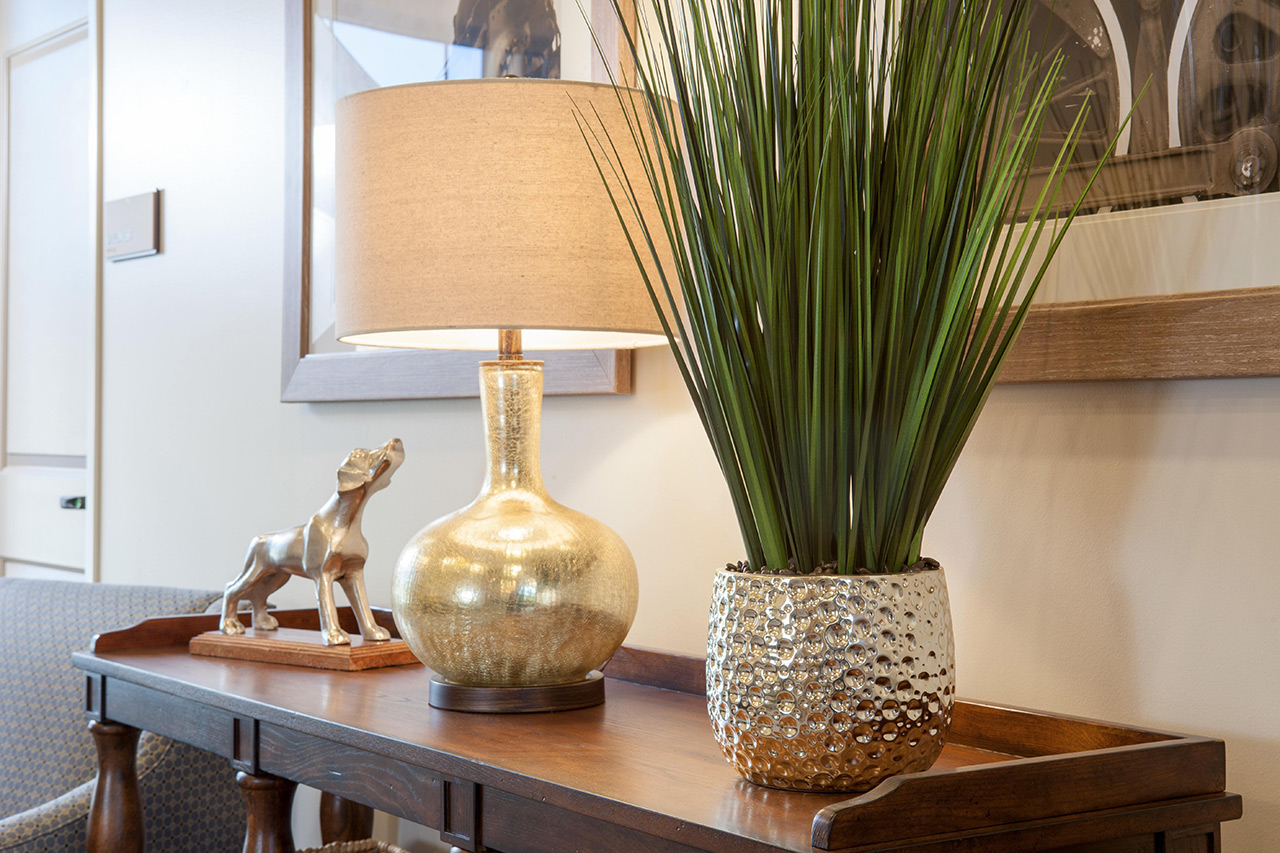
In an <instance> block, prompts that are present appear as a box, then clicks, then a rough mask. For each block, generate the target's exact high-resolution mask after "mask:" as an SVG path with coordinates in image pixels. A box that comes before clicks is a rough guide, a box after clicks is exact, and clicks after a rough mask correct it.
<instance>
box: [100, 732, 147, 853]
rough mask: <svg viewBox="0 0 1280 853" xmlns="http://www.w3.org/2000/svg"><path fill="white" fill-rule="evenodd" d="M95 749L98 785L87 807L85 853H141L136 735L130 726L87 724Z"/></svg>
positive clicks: (140, 811)
mask: <svg viewBox="0 0 1280 853" xmlns="http://www.w3.org/2000/svg"><path fill="white" fill-rule="evenodd" d="M89 732H90V733H91V734H92V735H93V742H94V744H96V745H97V747H98V782H97V784H96V785H95V786H94V789H93V803H92V804H91V805H90V806H89V827H88V845H87V848H86V849H87V850H88V851H89V853H143V835H142V797H141V796H140V795H139V794H138V763H137V757H138V735H140V734H142V733H141V732H140V731H138V730H137V729H135V728H134V727H133V726H125V725H121V724H120V723H100V722H97V721H96V720H95V721H94V722H91V723H89Z"/></svg>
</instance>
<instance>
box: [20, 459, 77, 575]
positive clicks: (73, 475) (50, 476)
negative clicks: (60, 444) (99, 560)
mask: <svg viewBox="0 0 1280 853" xmlns="http://www.w3.org/2000/svg"><path fill="white" fill-rule="evenodd" d="M86 483H87V478H86V477H85V471H84V469H83V468H80V469H76V468H37V467H27V466H22V465H9V466H6V467H5V469H4V470H3V471H0V543H3V544H4V558H5V560H6V566H5V574H6V575H7V574H9V567H8V564H7V561H8V560H19V561H24V562H31V563H43V564H46V565H52V566H65V567H67V568H73V569H76V570H78V571H83V569H84V558H85V514H86V513H85V511H84V510H83V509H62V507H61V501H62V499H63V498H65V497H82V496H83V495H84V494H85V486H86Z"/></svg>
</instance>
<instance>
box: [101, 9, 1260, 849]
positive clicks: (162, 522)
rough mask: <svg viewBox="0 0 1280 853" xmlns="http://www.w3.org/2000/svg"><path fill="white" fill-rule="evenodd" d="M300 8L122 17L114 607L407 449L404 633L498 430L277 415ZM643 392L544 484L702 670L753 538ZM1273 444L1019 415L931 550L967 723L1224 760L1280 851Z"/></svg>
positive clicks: (1098, 390) (384, 565)
mask: <svg viewBox="0 0 1280 853" xmlns="http://www.w3.org/2000/svg"><path fill="white" fill-rule="evenodd" d="M282 6H283V4H282V3H279V2H266V0H240V2H231V1H230V0H226V2H219V3H195V2H171V0H106V8H105V12H104V33H105V86H106V94H105V98H106V101H105V111H104V116H105V146H106V150H105V161H106V171H105V194H106V198H108V199H112V198H118V197H121V196H125V195H130V194H133V193H137V192H142V191H145V190H148V189H151V188H153V187H157V186H158V187H162V188H164V190H165V204H166V210H165V223H164V224H165V245H164V254H162V255H160V256H158V257H154V258H147V259H141V260H135V261H127V262H124V263H120V264H111V265H108V268H107V271H106V278H105V285H104V286H105V294H104V301H105V330H104V353H103V367H104V388H103V394H104V401H105V403H104V411H103V419H104V421H103V447H104V450H103V471H102V481H103V501H102V504H103V506H102V513H103V515H102V578H103V580H105V581H108V582H138V583H167V584H173V585H180V586H201V587H216V586H220V585H221V584H222V583H224V582H225V581H226V580H227V579H228V578H229V577H231V575H232V574H234V573H235V572H236V570H237V569H238V568H239V565H240V563H241V560H242V558H243V551H244V547H245V545H246V544H247V541H248V539H249V537H250V536H251V535H253V534H255V533H257V532H260V531H262V530H267V529H273V528H276V527H280V526H285V525H288V524H293V523H296V522H297V521H298V520H300V519H301V518H302V517H303V516H305V515H306V514H307V513H309V512H311V511H312V510H314V508H315V507H316V506H318V504H319V503H320V502H321V501H322V500H323V499H324V497H325V496H326V495H327V493H328V492H329V490H331V488H332V480H333V470H334V468H335V467H336V465H337V463H338V462H339V461H340V460H341V458H342V456H343V455H344V454H345V453H346V451H347V450H349V449H350V448H351V447H353V446H356V445H361V446H370V445H372V444H375V443H381V442H383V441H385V440H386V439H387V438H389V437H391V436H392V435H398V436H400V437H401V438H403V439H404V441H405V444H406V446H407V452H408V459H407V461H406V463H405V466H404V467H403V468H402V469H401V472H400V473H399V474H398V475H397V479H396V482H395V483H394V484H393V485H392V487H391V488H390V489H388V490H387V491H386V492H385V493H382V494H380V495H379V496H378V497H376V498H375V499H374V500H373V502H372V505H371V509H370V512H369V514H368V517H367V518H366V521H365V529H366V533H367V535H368V538H369V540H370V547H371V562H370V567H369V570H368V581H369V586H370V591H371V594H372V596H373V597H374V599H375V600H376V601H379V602H380V603H387V599H388V589H389V582H390V566H391V564H392V563H393V561H394V559H395V556H396V555H397V553H398V551H399V548H400V546H401V545H402V543H403V542H404V541H406V540H407V539H408V538H409V536H410V535H411V534H412V533H413V532H414V531H415V530H416V529H417V528H418V527H420V526H421V525H423V524H424V523H426V522H427V521H430V520H431V519H433V518H435V517H436V516H439V515H441V514H443V513H445V512H448V511H451V510H453V509H455V508H457V507H458V506H460V505H462V504H463V503H465V502H467V501H468V500H470V499H471V498H472V497H473V496H474V494H475V492H476V490H477V489H478V487H479V477H480V466H481V454H480V432H479V429H480V423H479V407H478V403H477V402H476V401H475V400H461V401H439V402H402V403H382V404H326V405H284V404H281V403H279V402H277V400H278V393H279V381H280V380H279V353H280V323H281V319H280V312H281V305H280V303H281V290H280V288H281V280H282V266H281V254H282V230H283V218H282V217H283V213H282V206H283V186H282V183H283V178H282V167H283V151H282V149H283V118H282V113H283V107H284V102H283V92H282V89H283V50H282V45H283V8H282ZM636 384H637V388H638V389H639V390H638V392H637V394H636V395H635V396H634V397H629V398H620V399H585V398H583V399H551V400H548V401H547V405H546V416H545V426H544V430H543V433H544V452H543V457H544V460H543V461H544V469H545V472H546V476H547V483H548V487H549V488H550V490H551V491H552V493H553V494H554V495H555V496H556V497H557V498H558V499H560V500H561V501H563V502H565V503H567V504H569V505H571V506H574V507H577V508H579V509H583V510H585V511H588V512H590V513H592V514H594V515H596V516H598V517H600V518H601V519H603V520H604V521H606V522H607V523H608V524H610V525H612V526H613V527H615V528H616V529H617V530H618V531H619V532H620V533H621V534H622V535H623V536H624V538H626V539H627V541H628V542H629V543H630V544H631V546H632V549H633V551H634V552H635V555H636V560H637V563H638V565H639V568H640V576H641V589H642V593H641V603H640V612H639V615H638V616H637V619H636V625H635V627H634V629H633V631H632V636H631V642H633V643H637V644H641V645H648V646H653V647H658V648H665V649H673V650H677V651H683V652H689V653H698V652H700V650H701V647H702V644H703V642H704V636H705V630H706V622H705V612H704V610H705V602H706V600H707V596H708V592H709V586H710V577H711V574H712V572H713V571H714V570H715V568H716V567H717V566H719V565H723V564H724V563H725V562H726V561H728V560H732V559H736V558H738V556H739V547H740V546H739V544H738V539H737V531H736V525H735V523H734V522H733V521H732V518H731V516H730V510H729V504H728V500H727V496H726V494H725V490H724V488H723V486H722V485H721V483H720V482H719V480H718V474H717V471H716V468H715V464H714V462H713V460H712V459H711V456H710V454H709V452H708V451H707V450H706V448H705V442H704V440H703V438H702V436H701V433H700V431H699V428H698V424H697V419H696V417H695V416H694V414H693V412H692V409H691V407H690V406H689V404H688V402H687V400H686V398H685V395H684V391H683V388H682V387H681V385H680V382H679V377H678V374H677V373H676V371H675V370H674V368H673V367H672V365H671V363H670V359H669V356H668V355H667V354H666V353H665V352H660V351H659V352H647V353H643V354H642V355H641V356H640V357H639V359H638V364H637V368H636ZM1277 436H1280V381H1275V380H1258V381H1219V382H1197V383H1164V384H1119V385H1080V386H1064V387H1056V388H1005V389H1000V390H998V391H997V392H996V393H995V394H994V395H993V398H992V401H991V404H990V406H989V408H988V411H987V413H986V415H985V416H984V419H983V421H982V423H981V425H980V426H979V428H978V430H977V432H976V433H975V435H974V438H973V440H972V443H971V446H970V448H969V450H968V451H967V452H966V455H965V457H964V459H963V460H962V462H961V465H960V469H959V471H958V472H957V474H956V477H955V480H954V482H953V484H952V486H951V488H950V490H949V491H948V493H947V495H946V497H945V499H944V502H943V505H942V506H941V507H940V508H939V510H938V514H937V518H936V519H935V522H934V525H933V527H932V529H931V531H930V536H929V539H928V542H927V550H928V552H929V553H930V554H932V555H934V556H936V557H938V558H940V559H942V560H943V562H944V564H945V565H946V566H947V567H948V570H949V572H950V578H951V585H952V594H953V601H954V610H955V620H956V626H957V627H956V631H957V638H958V641H957V645H958V653H959V655H960V688H961V693H962V694H963V695H966V696H970V697H978V698H982V699H990V700H996V701H1002V702H1011V703H1016V704H1022V705H1027V706H1033V707H1042V708H1049V709H1053V710H1059V711H1064V712H1069V713H1075V714H1083V715H1093V716H1100V717H1110V718H1115V719H1120V720H1125V721H1129V722H1133V723H1142V724H1149V725H1153V726H1160V727H1167V728H1171V729H1180V730H1187V731H1192V732H1197V733H1202V734H1212V735H1217V736H1220V737H1224V738H1226V739H1227V742H1228V745H1229V767H1230V776H1229V784H1230V786H1231V788H1232V789H1233V790H1236V791H1239V792H1241V793H1243V794H1244V795H1245V798H1246V800H1245V808H1246V811H1247V815H1248V816H1247V817H1246V819H1245V820H1244V821H1243V822H1241V823H1239V824H1236V825H1234V826H1232V827H1231V828H1230V829H1229V830H1228V835H1227V842H1228V844H1227V848H1226V849H1227V850H1229V851H1233V853H1238V851H1259V853H1262V851H1266V850H1268V849H1270V845H1269V843H1268V841H1269V840H1271V839H1275V838H1277V837H1280V793H1277V789H1276V785H1275V782H1274V770H1273V768H1274V767H1276V766H1280V715H1277V713H1276V711H1275V708H1276V705H1277V704H1278V703H1280V686H1278V685H1280V663H1277V660H1278V657H1280V656H1278V655H1277V653H1276V651H1275V648H1274V647H1275V646H1276V644H1277V641H1278V640H1280V624H1278V621H1277V620H1278V619H1280V617H1277V615H1276V614H1277V610H1278V609H1280V572H1277V571H1276V562H1277V559H1276V552H1277V551H1278V550H1280V533H1278V532H1277V531H1278V530H1280V525H1277V523H1276V509H1277V507H1278V506H1280V503H1278V502H1277V501H1276V500H1275V498H1274V490H1275V485H1276V484H1277V483H1280V439H1278V438H1277ZM309 596H310V592H309V590H307V589H306V588H305V587H304V586H303V585H302V584H301V583H297V585H296V586H294V585H291V586H290V587H287V588H286V590H285V591H284V592H283V594H282V595H281V596H280V598H281V600H282V601H284V602H286V603H305V602H307V601H308V600H309ZM726 772H728V771H727V768H726Z"/></svg>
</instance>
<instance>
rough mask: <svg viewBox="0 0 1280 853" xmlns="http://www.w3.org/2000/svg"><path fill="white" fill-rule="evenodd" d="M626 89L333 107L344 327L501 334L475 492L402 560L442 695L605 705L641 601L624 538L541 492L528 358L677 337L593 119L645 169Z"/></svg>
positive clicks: (416, 90) (410, 613) (438, 95)
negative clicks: (647, 283)
mask: <svg viewBox="0 0 1280 853" xmlns="http://www.w3.org/2000/svg"><path fill="white" fill-rule="evenodd" d="M620 91H621V92H622V95H621V97H620V95H619V91H615V90H614V88H613V87H612V86H608V85H600V84H593V83H571V82H567V81H560V80H529V79H505V78H504V79H485V80H467V81H449V82H442V83H422V84H414V85H408V86H395V87H391V88H385V89H374V90H370V91H366V92H361V93H358V94H355V95H351V96H349V97H347V98H344V99H343V100H342V101H341V102H340V103H339V105H338V140H337V160H338V167H337V215H338V232H337V244H336V253H337V259H336V260H337V282H336V292H337V306H336V307H337V331H338V337H339V339H340V340H342V341H345V342H347V343H355V344H367V345H375V346H390V347H418V348H444V349H478V350H490V351H492V350H493V349H495V347H496V348H497V349H498V359H497V360H496V361H482V362H480V388H481V405H482V413H483V418H484V428H485V439H486V442H487V448H488V453H487V462H486V466H487V467H486V473H485V478H484V483H483V486H482V488H481V491H480V496H479V497H478V498H476V500H475V501H474V502H473V503H471V504H470V505H468V506H466V507H464V508H463V509H461V510H459V511H457V512H455V513H453V514H452V515H449V516H446V517H445V518H442V519H439V520H438V521H436V522H434V523H432V524H430V525H428V526H427V527H425V528H423V529H422V530H421V531H420V532H419V533H418V534H417V536H415V537H414V538H413V539H412V540H411V541H410V542H409V544H408V545H407V546H406V547H405V549H404V552H403V553H402V554H401V557H400V560H399V562H398V563H397V565H396V569H395V575H394V581H393V588H392V606H393V612H394V613H395V618H396V624H397V625H398V626H399V629H400V633H401V636H402V637H403V638H404V640H405V641H406V642H407V643H408V644H409V646H410V648H412V649H413V651H414V653H415V654H417V656H418V657H419V659H421V660H422V661H423V662H424V663H425V664H427V666H428V667H430V668H431V669H432V670H433V671H434V672H435V674H436V675H435V677H434V678H433V680H432V684H431V689H430V702H431V704H432V705H435V706H436V707H442V708H451V709H460V710H472V711H477V710H479V711H537V710H551V709H567V708H573V707H586V706H589V705H594V704H598V703H599V702H602V701H604V683H603V681H602V679H601V678H600V673H599V672H598V671H596V670H597V669H598V668H599V667H600V666H601V665H602V664H604V663H605V661H607V660H608V659H609V658H610V657H611V656H612V655H613V653H614V652H615V651H617V649H618V646H619V645H621V643H622V640H623V638H624V637H625V636H626V634H627V631H628V630H629V629H630V627H631V621H632V619H633V618H634V616H635V610H636V601H637V595H638V589H637V579H636V569H635V562H634V560H633V559H632V557H631V553H630V551H629V550H628V549H627V546H626V545H625V544H624V543H623V541H622V539H621V538H620V537H619V536H618V535H617V534H616V533H614V532H613V531H612V530H610V529H609V528H608V527H606V526H605V525H604V524H602V523H601V522H599V521H596V520H595V519H593V518H591V517H589V516H587V515H584V514H583V513H580V512H576V511H574V510H572V509H568V508H567V507H564V506H561V505H560V504H558V503H556V502H555V501H554V500H552V499H551V497H550V496H549V495H548V494H547V491H546V489H545V488H544V487H543V484H542V477H541V473H540V469H539V456H538V453H539V436H540V419H541V406H542V362H540V361H528V360H524V359H523V357H522V349H523V347H524V346H527V347H529V348H530V349H538V350H545V349H571V348H589V349H600V348H614V347H635V346H644V345H651V344H660V343H665V341H666V338H665V337H664V335H663V332H662V326H661V322H660V320H659V318H658V315H657V313H656V312H655V310H654V307H653V303H652V301H651V299H650V297H649V295H648V292H647V290H646V289H645V287H644V283H643V280H642V278H641V276H640V273H639V271H638V269H637V267H636V262H635V258H634V256H633V253H632V251H631V249H630V247H629V245H628V243H627V241H626V237H625V234H624V231H623V228H622V226H621V224H620V223H619V222H618V217H617V213H616V211H615V208H614V206H613V203H612V201H611V200H610V195H609V191H608V190H607V189H606V188H605V186H604V184H603V182H602V180H601V174H600V171H599V170H597V168H596V164H595V161H594V159H593V157H592V153H591V148H590V147H589V145H588V143H587V141H586V138H585V137H584V129H583V126H582V125H581V124H580V120H582V121H584V122H585V123H586V124H589V125H590V126H591V127H593V128H595V133H597V134H598V135H599V136H598V138H599V139H600V140H602V141H603V140H605V139H613V140H614V141H616V142H617V143H618V145H617V148H618V152H617V154H618V155H620V156H621V160H622V166H623V168H624V169H626V170H627V173H628V174H630V175H631V176H632V177H631V180H632V182H633V183H637V184H639V183H644V182H645V178H644V172H643V166H642V163H641V158H640V155H639V153H638V151H637V150H636V146H635V144H634V143H633V142H632V139H633V137H632V134H631V130H630V129H629V128H628V124H627V118H628V111H629V110H631V109H633V107H632V106H631V104H630V103H627V105H626V106H624V103H626V102H625V101H624V99H627V98H639V97H642V95H641V94H640V93H638V92H632V91H629V90H620ZM632 103H634V104H635V105H636V106H637V107H639V110H640V112H639V115H640V116H641V117H643V116H644V107H643V105H642V104H640V103H639V102H632ZM601 125H603V129H601ZM591 133H592V131H591V130H587V131H586V135H588V136H590V135H591ZM606 133H607V134H608V135H607V137H606V135H605V134H606ZM622 140H626V143H627V144H626V145H623V144H622ZM606 144H607V143H606ZM611 153H612V152H611ZM605 171H606V173H608V172H610V171H611V170H609V169H607V168H606V169H605ZM646 185H647V184H646ZM622 198H623V196H622V195H621V194H620V193H619V199H620V205H623V206H625V202H624V201H622ZM650 221H655V220H650Z"/></svg>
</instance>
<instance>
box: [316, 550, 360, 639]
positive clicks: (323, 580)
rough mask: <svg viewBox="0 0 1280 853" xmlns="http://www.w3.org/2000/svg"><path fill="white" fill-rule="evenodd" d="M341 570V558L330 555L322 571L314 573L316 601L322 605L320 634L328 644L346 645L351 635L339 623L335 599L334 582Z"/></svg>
mask: <svg viewBox="0 0 1280 853" xmlns="http://www.w3.org/2000/svg"><path fill="white" fill-rule="evenodd" d="M341 571H342V560H341V558H337V557H330V558H329V559H328V560H326V561H325V563H324V565H323V566H322V567H321V569H320V571H318V572H316V573H315V574H314V575H312V577H314V578H315V579H316V603H317V604H319V605H320V634H321V636H323V637H324V644H325V645H326V646H345V645H347V644H349V643H350V642H351V635H350V634H348V633H347V632H346V631H344V630H342V626H341V625H339V624H338V606H337V605H336V604H335V603H334V600H333V582H334V580H335V578H336V576H337V575H338V573H339V572H341Z"/></svg>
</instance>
